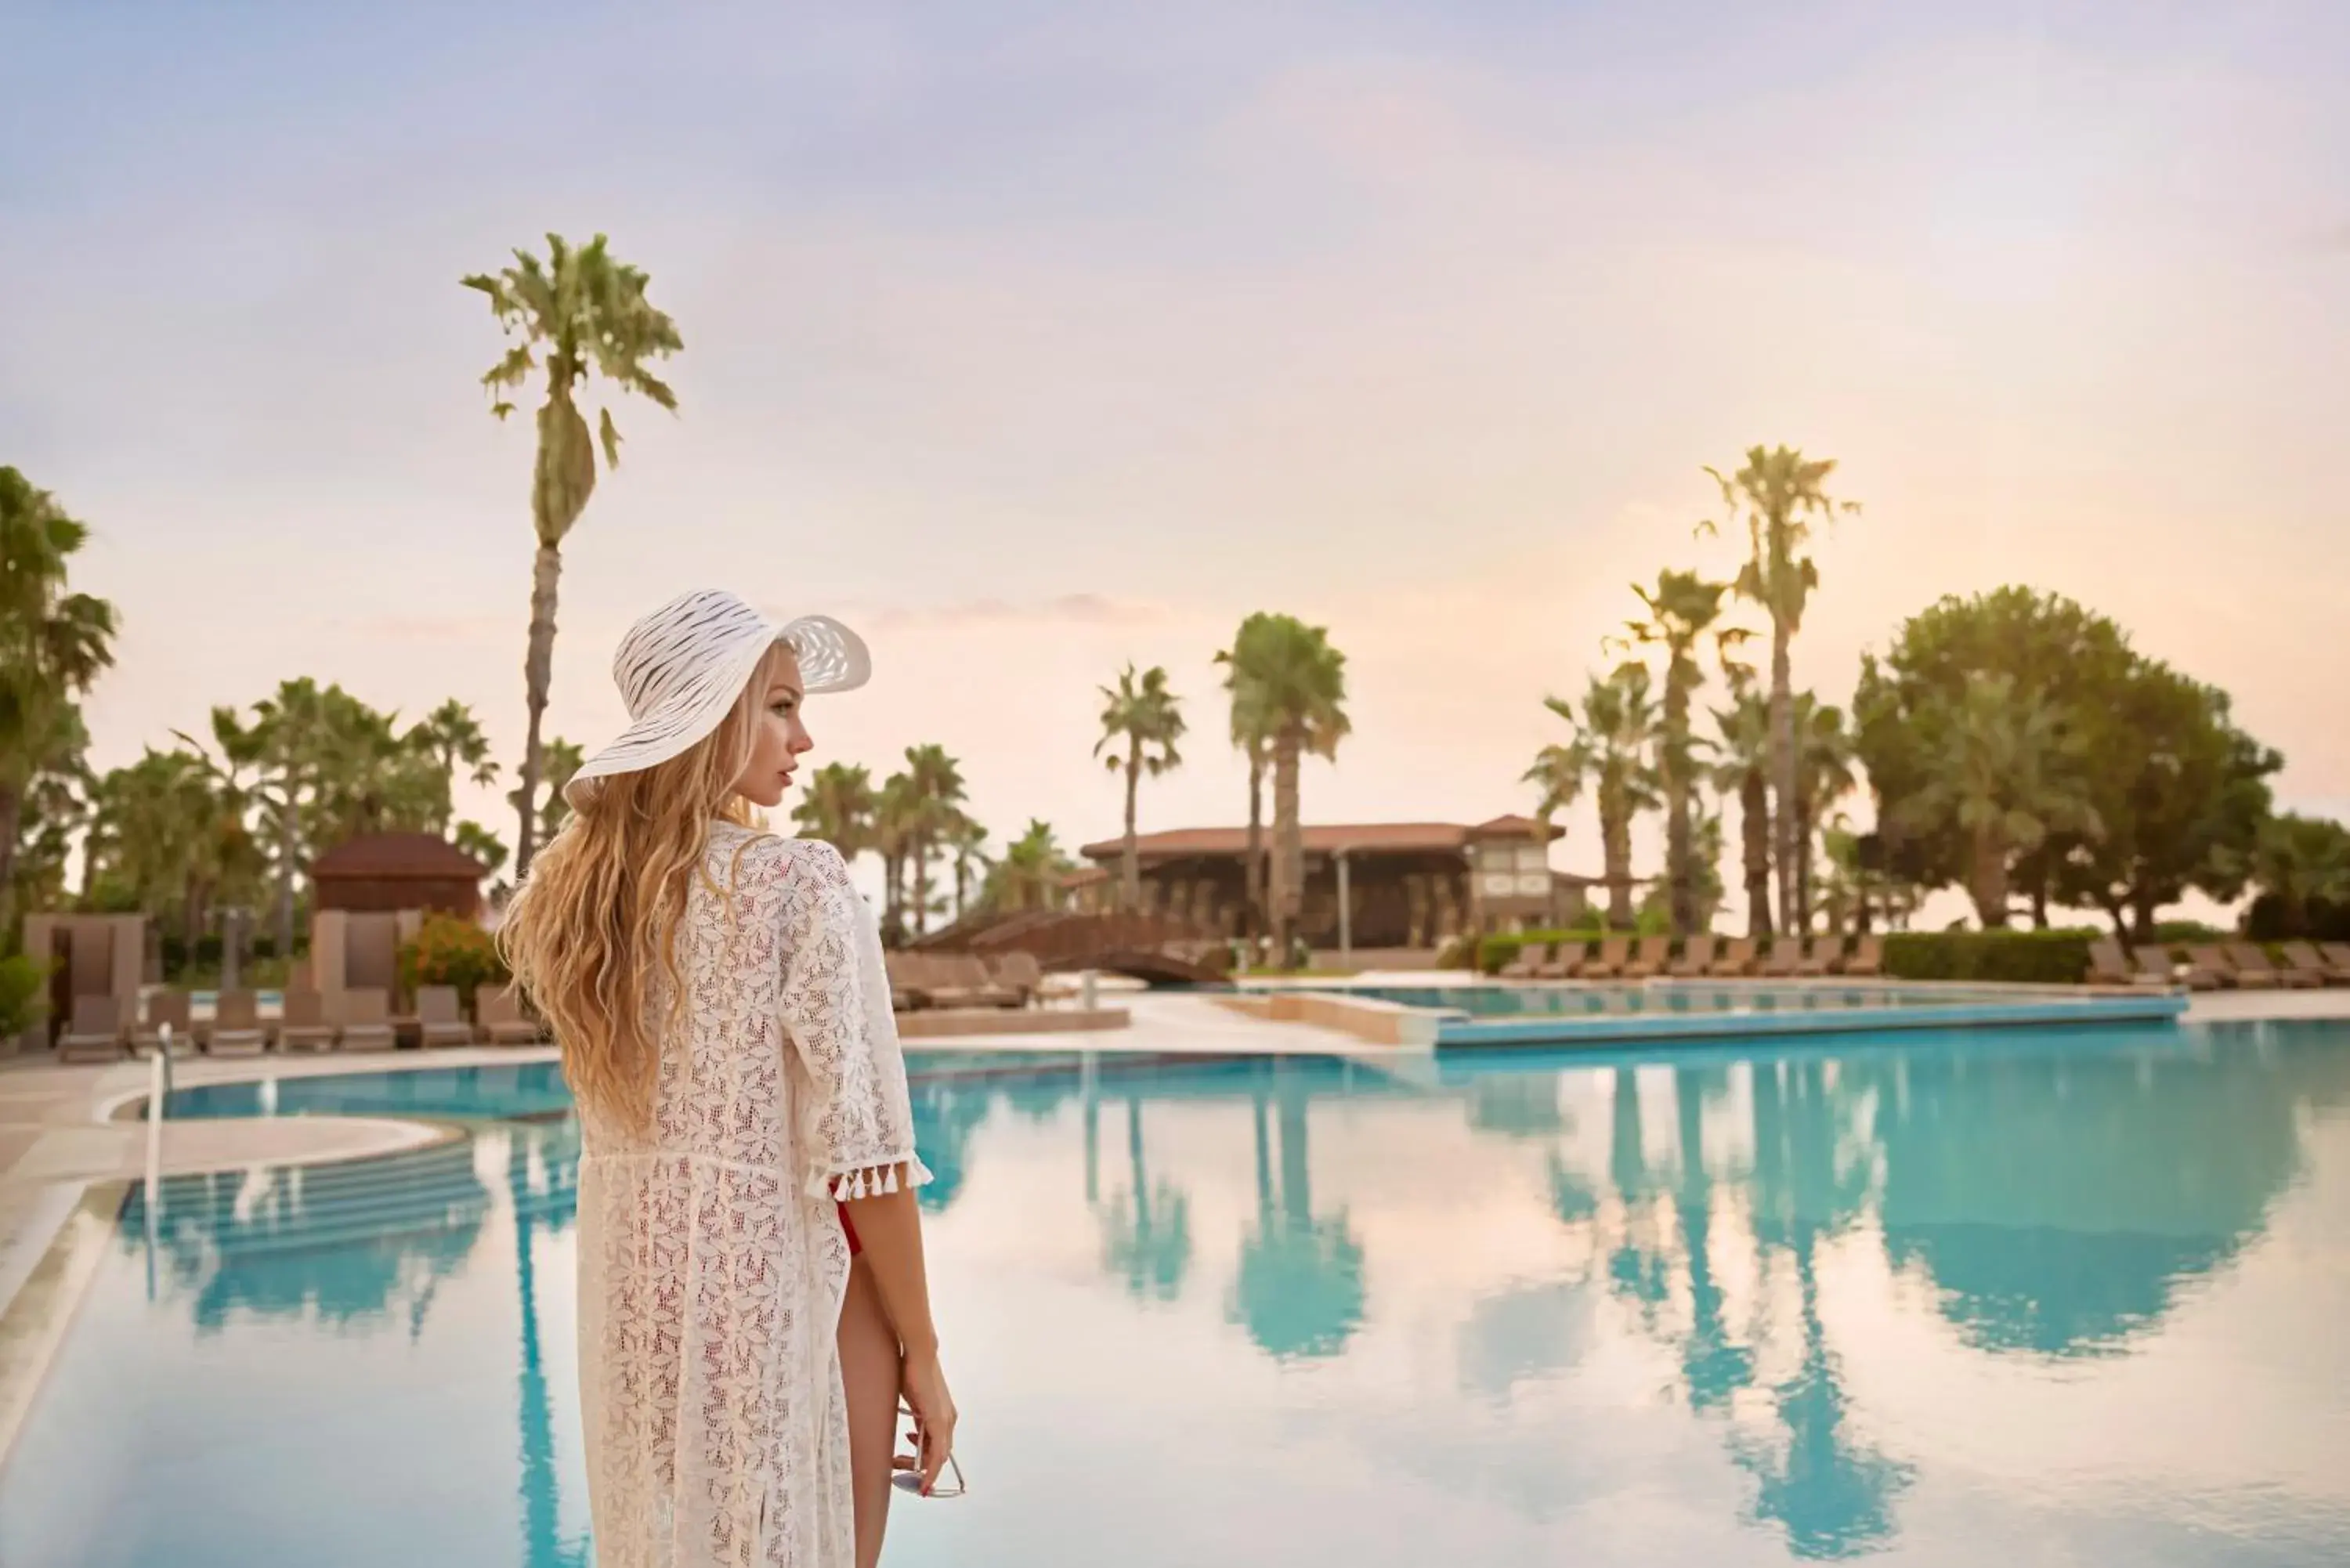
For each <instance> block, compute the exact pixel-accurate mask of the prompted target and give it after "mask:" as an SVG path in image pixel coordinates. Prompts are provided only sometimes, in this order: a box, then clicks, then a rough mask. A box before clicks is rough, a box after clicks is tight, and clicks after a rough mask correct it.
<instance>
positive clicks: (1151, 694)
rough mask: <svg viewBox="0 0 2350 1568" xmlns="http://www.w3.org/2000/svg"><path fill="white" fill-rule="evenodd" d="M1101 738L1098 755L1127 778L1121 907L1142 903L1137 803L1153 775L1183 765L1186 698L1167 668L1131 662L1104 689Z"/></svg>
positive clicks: (1096, 748) (1137, 906) (1096, 745)
mask: <svg viewBox="0 0 2350 1568" xmlns="http://www.w3.org/2000/svg"><path fill="white" fill-rule="evenodd" d="M1101 694H1102V713H1101V727H1102V733H1101V739H1100V740H1098V741H1096V742H1094V755H1095V756H1097V757H1100V758H1101V759H1102V760H1103V761H1104V762H1105V763H1107V765H1108V767H1109V771H1110V772H1111V773H1113V774H1120V775H1121V776H1123V777H1124V778H1125V780H1126V837H1125V841H1124V842H1125V847H1124V848H1123V849H1122V850H1121V851H1120V853H1119V856H1118V907H1119V908H1120V909H1128V910H1131V909H1140V908H1141V907H1142V858H1141V857H1140V855H1139V854H1138V853H1137V852H1136V849H1135V821H1134V819H1135V805H1136V800H1137V797H1138V796H1139V794H1140V791H1141V787H1142V780H1143V778H1144V776H1145V775H1146V774H1147V775H1149V777H1151V778H1157V777H1158V776H1159V774H1163V773H1165V772H1167V771H1168V770H1169V769H1170V768H1177V767H1180V766H1182V765H1183V757H1182V753H1180V752H1178V751H1177V750H1176V749H1175V742H1178V741H1180V740H1181V739H1182V738H1183V700H1182V699H1181V698H1180V697H1178V696H1176V695H1175V693H1174V692H1173V691H1171V690H1170V689H1169V687H1168V684H1167V671H1166V670H1165V669H1164V668H1162V667H1161V666H1159V665H1156V664H1154V665H1152V666H1151V667H1150V668H1149V670H1145V671H1144V672H1143V673H1142V674H1141V675H1140V676H1139V677H1137V676H1136V674H1135V672H1134V666H1133V665H1132V664H1131V663H1128V665H1127V667H1126V668H1125V669H1124V670H1119V671H1118V684H1117V685H1116V686H1105V687H1103V688H1102V689H1101Z"/></svg>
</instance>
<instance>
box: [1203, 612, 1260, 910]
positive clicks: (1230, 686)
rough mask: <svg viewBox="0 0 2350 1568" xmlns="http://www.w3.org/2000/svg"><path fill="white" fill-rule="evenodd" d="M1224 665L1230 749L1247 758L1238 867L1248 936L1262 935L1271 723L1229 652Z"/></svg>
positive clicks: (1218, 657) (1218, 658)
mask: <svg viewBox="0 0 2350 1568" xmlns="http://www.w3.org/2000/svg"><path fill="white" fill-rule="evenodd" d="M1216 661H1217V662H1218V663H1220V664H1222V665H1224V666H1225V667H1226V668H1225V672H1224V690H1225V691H1228V692H1230V693H1231V694H1232V749H1233V750H1234V751H1237V752H1239V753H1241V754H1242V755H1243V756H1244V757H1246V758H1247V759H1248V778H1249V802H1248V858H1247V860H1246V862H1245V863H1244V864H1243V866H1242V867H1241V875H1242V878H1243V901H1244V902H1245V903H1246V905H1247V911H1246V913H1247V917H1248V933H1247V934H1248V935H1249V936H1250V937H1251V938H1256V937H1261V936H1263V934H1264V930H1265V926H1266V923H1267V922H1266V920H1265V909H1264V883H1265V875H1264V871H1265V867H1264V775H1265V773H1266V770H1267V769H1269V768H1270V767H1271V766H1272V764H1273V726H1272V724H1271V722H1269V721H1268V719H1267V716H1266V714H1265V711H1264V704H1263V701H1260V699H1259V696H1258V692H1257V689H1256V688H1255V687H1254V686H1253V685H1252V684H1251V683H1249V682H1248V681H1247V680H1243V679H1242V677H1241V673H1240V670H1239V669H1238V668H1237V667H1235V666H1234V665H1233V664H1232V655H1231V653H1230V652H1229V651H1227V652H1223V653H1219V654H1218V655H1216Z"/></svg>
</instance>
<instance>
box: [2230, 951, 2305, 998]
mask: <svg viewBox="0 0 2350 1568" xmlns="http://www.w3.org/2000/svg"><path fill="white" fill-rule="evenodd" d="M2228 957H2229V958H2230V959H2232V960H2233V961H2235V965H2236V972H2237V973H2238V974H2240V975H2247V974H2264V975H2267V976H2268V977H2269V981H2268V983H2269V984H2271V985H2279V986H2287V987H2291V988H2293V989H2294V990H2300V989H2302V988H2303V987H2307V986H2313V985H2324V983H2325V977H2324V975H2320V974H2306V973H2303V971H2300V970H2297V969H2291V968H2286V969H2280V968H2278V967H2277V965H2276V964H2275V962H2274V961H2272V960H2271V959H2270V957H2269V952H2268V950H2267V949H2266V948H2264V947H2262V946H2261V944H2260V943H2258V942H2230V943H2229V944H2228Z"/></svg>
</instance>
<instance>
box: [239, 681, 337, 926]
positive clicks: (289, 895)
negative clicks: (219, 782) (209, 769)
mask: <svg viewBox="0 0 2350 1568" xmlns="http://www.w3.org/2000/svg"><path fill="white" fill-rule="evenodd" d="M253 714H254V716H253V719H252V721H251V722H240V721H239V719H238V718H237V714H236V710H235V709H234V708H215V709H213V737H214V738H215V739H216V740H217V741H218V742H220V745H221V749H222V751H223V753H224V754H225V755H226V756H227V757H228V758H229V759H230V761H231V763H232V764H233V765H239V766H250V767H252V768H255V770H256V771H257V772H258V774H259V779H258V783H257V785H256V788H257V790H258V793H259V805H260V809H261V813H262V816H263V819H264V821H265V823H266V824H267V826H269V828H270V829H271V837H272V839H273V841H274V842H273V846H272V849H271V859H272V862H273V868H274V870H275V873H276V882H277V895H276V931H277V950H278V951H279V952H281V953H290V952H292V951H293V950H294V883H295V878H296V877H297V876H298V875H299V874H300V872H301V868H302V866H303V863H304V860H305V855H304V846H305V845H306V843H307V840H306V838H305V836H304V831H303V829H304V820H303V818H304V811H305V807H306V805H307V804H308V803H309V802H310V800H311V799H312V797H314V796H315V795H316V794H317V789H318V778H319V774H320V772H321V769H322V765H323V754H324V742H325V738H326V729H327V701H326V693H325V692H323V691H320V690H319V689H318V683H317V681H316V680H311V679H310V678H309V677H307V676H304V677H302V678H301V679H300V680H285V681H280V682H279V683H278V687H277V690H276V691H275V692H273V693H272V694H271V695H269V696H267V697H265V698H263V699H262V700H261V701H258V702H256V703H255V704H254V707H253Z"/></svg>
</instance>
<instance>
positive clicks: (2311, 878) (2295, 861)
mask: <svg viewBox="0 0 2350 1568" xmlns="http://www.w3.org/2000/svg"><path fill="white" fill-rule="evenodd" d="M2252 880H2253V881H2254V882H2255V883H2257V884H2258V885H2259V886H2260V888H2261V890H2262V891H2263V892H2265V893H2268V894H2271V895H2272V896H2273V897H2274V898H2275V899H2276V901H2277V903H2278V904H2279V905H2280V906H2282V912H2283V915H2284V929H2285V932H2286V934H2288V935H2291V936H2296V937H2299V936H2306V935H2308V934H2309V907H2310V905H2311V904H2313V903H2314V902H2317V901H2319V900H2324V901H2325V902H2328V903H2335V904H2340V903H2345V902H2350V828H2345V827H2344V826H2342V824H2340V823H2338V822H2334V821H2332V820H2331V819H2329V818H2326V817H2322V816H2302V815H2297V814H2295V813H2293V812H2284V813H2281V814H2280V815H2276V816H2272V817H2271V818H2270V819H2269V820H2268V821H2266V822H2264V823H2262V825H2261V833H2260V837H2259V838H2258V839H2257V840H2256V841H2255V842H2254V845H2253V848H2252Z"/></svg>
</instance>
